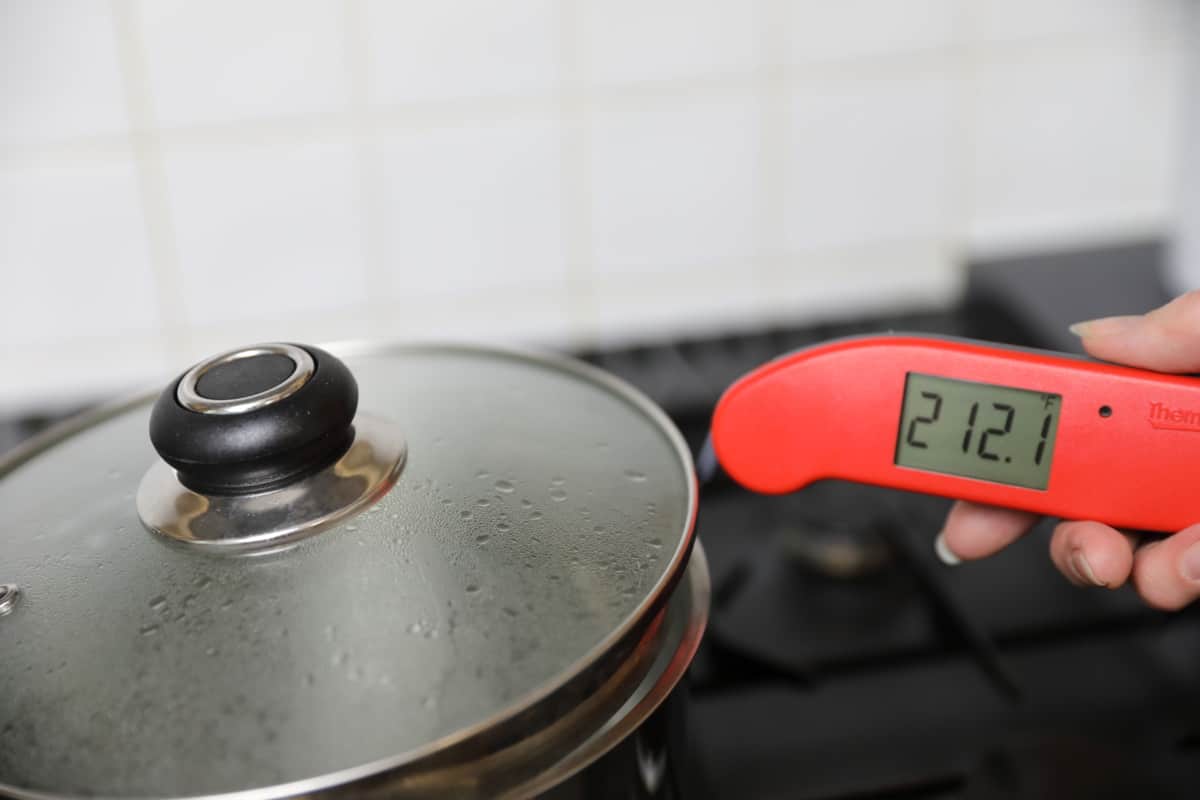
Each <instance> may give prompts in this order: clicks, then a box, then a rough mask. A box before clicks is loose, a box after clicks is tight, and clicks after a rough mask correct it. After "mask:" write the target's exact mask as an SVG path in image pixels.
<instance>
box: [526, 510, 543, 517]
mask: <svg viewBox="0 0 1200 800" xmlns="http://www.w3.org/2000/svg"><path fill="white" fill-rule="evenodd" d="M529 518H530V519H541V518H542V512H540V511H535V512H533V513H532V514H530V515H529Z"/></svg>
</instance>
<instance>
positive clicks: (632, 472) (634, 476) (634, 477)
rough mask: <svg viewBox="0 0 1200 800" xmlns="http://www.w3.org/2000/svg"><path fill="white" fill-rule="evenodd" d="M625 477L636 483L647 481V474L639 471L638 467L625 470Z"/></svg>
mask: <svg viewBox="0 0 1200 800" xmlns="http://www.w3.org/2000/svg"><path fill="white" fill-rule="evenodd" d="M625 477H626V478H629V480H631V481H633V482H634V483H645V481H646V475H645V473H643V472H638V471H637V470H636V469H627V470H625Z"/></svg>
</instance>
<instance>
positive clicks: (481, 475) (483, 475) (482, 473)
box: [475, 469, 488, 480]
mask: <svg viewBox="0 0 1200 800" xmlns="http://www.w3.org/2000/svg"><path fill="white" fill-rule="evenodd" d="M475 477H476V478H479V479H480V480H483V479H484V478H486V477H488V471H487V470H486V469H481V470H479V472H476V473H475Z"/></svg>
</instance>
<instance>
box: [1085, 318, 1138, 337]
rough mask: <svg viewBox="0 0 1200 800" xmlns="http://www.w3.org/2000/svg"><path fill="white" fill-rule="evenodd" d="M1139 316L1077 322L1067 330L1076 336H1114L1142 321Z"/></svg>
mask: <svg viewBox="0 0 1200 800" xmlns="http://www.w3.org/2000/svg"><path fill="white" fill-rule="evenodd" d="M1141 319H1142V318H1141V317H1138V316H1124V317H1102V318H1100V319H1089V320H1086V321H1084V322H1076V323H1075V324H1074V325H1071V326H1070V327H1069V328H1067V330H1069V331H1070V332H1071V333H1073V334H1075V335H1076V336H1112V335H1114V334H1119V333H1125V332H1127V331H1128V330H1129V329H1130V328H1132V327H1134V326H1135V325H1137V324H1138V323H1139V322H1140V321H1141Z"/></svg>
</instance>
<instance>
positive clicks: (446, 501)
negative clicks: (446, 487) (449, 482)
mask: <svg viewBox="0 0 1200 800" xmlns="http://www.w3.org/2000/svg"><path fill="white" fill-rule="evenodd" d="M442 505H444V506H449V505H454V501H453V500H451V499H450V498H449V497H443V498H442Z"/></svg>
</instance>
